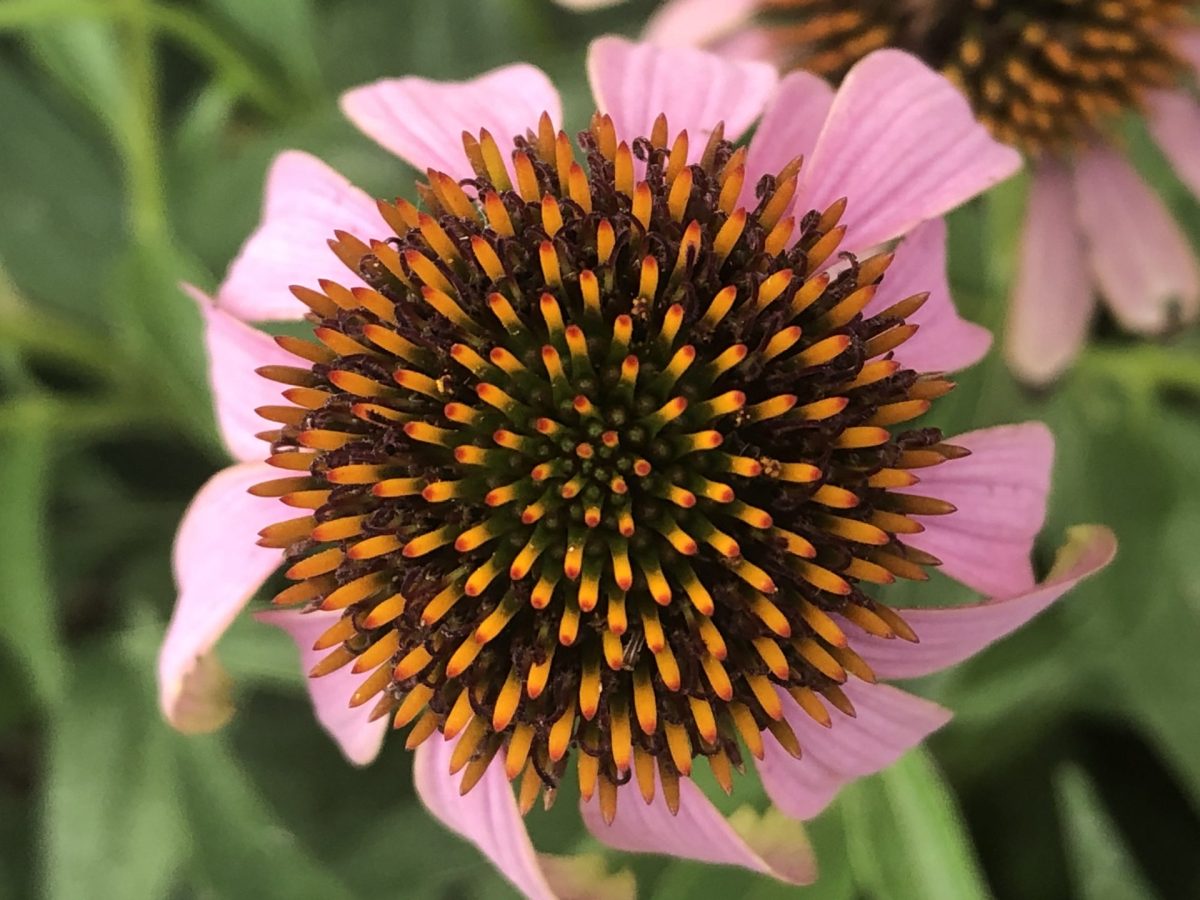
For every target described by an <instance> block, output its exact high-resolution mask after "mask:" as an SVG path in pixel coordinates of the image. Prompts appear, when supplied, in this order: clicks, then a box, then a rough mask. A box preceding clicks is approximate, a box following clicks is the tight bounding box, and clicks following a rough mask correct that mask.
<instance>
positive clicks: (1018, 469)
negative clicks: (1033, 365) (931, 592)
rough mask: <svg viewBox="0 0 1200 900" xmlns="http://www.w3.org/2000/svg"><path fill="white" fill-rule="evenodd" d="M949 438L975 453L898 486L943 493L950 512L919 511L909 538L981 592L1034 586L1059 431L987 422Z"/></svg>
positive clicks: (1039, 425)
mask: <svg viewBox="0 0 1200 900" xmlns="http://www.w3.org/2000/svg"><path fill="white" fill-rule="evenodd" d="M950 443H952V444H954V445H956V446H959V447H965V448H967V449H968V450H970V451H971V455H970V456H968V457H965V458H963V459H955V460H950V461H949V462H945V463H943V464H941V465H939V466H932V467H930V468H928V469H921V470H919V471H918V472H916V474H917V475H918V476H919V477H920V479H921V483H920V484H918V485H916V486H915V487H911V488H900V489H898V491H899V492H900V493H908V494H919V495H921V496H927V497H936V498H938V499H939V500H946V501H947V502H949V503H953V504H954V505H955V506H957V507H958V511H957V512H953V513H950V514H949V515H945V516H914V517H913V518H915V519H916V520H917V521H918V522H920V523H921V524H922V525H924V526H925V530H924V531H923V532H921V533H920V534H912V535H905V536H904V543H906V544H910V545H911V546H913V547H916V548H917V549H918V550H924V551H925V552H926V553H932V554H933V555H934V556H936V557H938V558H939V559H940V560H941V561H942V566H941V570H942V571H943V572H944V573H945V574H947V575H949V576H950V577H951V578H954V579H956V580H958V581H961V582H962V583H963V584H965V585H967V586H968V587H970V588H972V589H973V590H976V591H979V592H980V593H981V594H988V595H991V596H999V597H1007V596H1012V595H1014V594H1018V593H1020V592H1021V591H1024V590H1028V589H1029V587H1031V586H1032V585H1033V567H1032V565H1031V564H1030V562H1029V554H1030V552H1031V551H1032V550H1033V541H1034V539H1035V538H1036V537H1037V533H1038V532H1039V531H1041V529H1042V524H1043V523H1044V522H1045V520H1046V496H1047V494H1048V493H1049V491H1050V468H1051V466H1052V465H1053V463H1054V437H1053V436H1052V435H1051V434H1050V431H1049V429H1048V428H1046V426H1045V425H1043V424H1042V423H1041V422H1026V423H1025V424H1023V425H1004V426H1000V427H998V428H984V429H982V430H980V431H972V432H969V433H967V434H962V435H957V436H955V437H953V438H951V439H950Z"/></svg>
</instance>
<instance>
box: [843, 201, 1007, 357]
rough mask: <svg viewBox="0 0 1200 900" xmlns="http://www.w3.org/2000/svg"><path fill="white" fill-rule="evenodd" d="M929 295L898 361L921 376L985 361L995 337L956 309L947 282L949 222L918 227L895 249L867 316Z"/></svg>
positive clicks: (911, 319)
mask: <svg viewBox="0 0 1200 900" xmlns="http://www.w3.org/2000/svg"><path fill="white" fill-rule="evenodd" d="M926 292H928V293H929V299H928V300H926V301H925V305H924V306H922V307H921V308H920V309H919V310H917V312H916V313H915V314H914V315H912V316H910V317H909V319H908V321H909V322H912V323H915V324H917V325H919V326H920V329H919V330H918V331H917V333H916V334H915V335H913V336H912V337H911V338H909V340H907V341H905V342H904V343H903V344H901V345H900V346H899V347H898V348H897V349H896V358H897V359H898V360H899V361H900V362H901V363H903V364H904V365H905V366H906V367H907V368H911V369H916V370H917V371H918V372H953V371H955V370H956V369H965V368H966V367H967V366H970V365H974V364H975V363H977V362H979V360H981V359H983V357H984V354H986V353H987V351H988V347H990V346H991V345H992V333H991V332H990V331H988V330H987V329H986V328H984V327H983V326H982V325H976V324H975V323H974V322H968V321H967V320H966V319H964V318H962V317H960V316H959V314H958V310H957V309H955V308H954V301H953V300H952V299H951V297H950V284H949V282H948V281H947V280H946V223H945V221H944V220H942V219H931V220H930V221H928V222H925V223H924V224H921V225H918V226H917V227H916V228H914V229H913V230H912V232H911V233H910V234H909V235H908V237H906V238H905V239H904V240H903V241H901V243H900V245H899V247H897V248H896V258H895V260H893V262H892V265H891V266H890V267H889V268H888V270H887V274H886V275H885V276H884V277H883V281H882V282H881V283H880V285H879V291H878V292H877V293H876V294H875V298H874V299H873V300H872V301H871V303H870V304H869V305H868V306H867V308H866V309H865V310H864V311H863V315H865V316H873V315H876V314H878V313H880V312H882V311H883V310H885V309H887V308H888V307H889V306H891V305H892V304H893V303H898V302H900V301H901V300H904V299H906V298H908V297H911V296H912V295H913V294H923V293H926Z"/></svg>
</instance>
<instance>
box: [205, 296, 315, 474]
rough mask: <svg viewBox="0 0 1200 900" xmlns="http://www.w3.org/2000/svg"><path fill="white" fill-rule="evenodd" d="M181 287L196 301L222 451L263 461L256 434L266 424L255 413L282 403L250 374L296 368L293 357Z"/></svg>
mask: <svg viewBox="0 0 1200 900" xmlns="http://www.w3.org/2000/svg"><path fill="white" fill-rule="evenodd" d="M181 287H182V288H183V291H184V293H186V294H187V295H188V296H189V297H191V298H192V299H193V300H195V301H196V306H198V307H199V308H200V315H201V316H203V317H204V345H205V348H206V349H207V351H208V381H209V385H210V387H211V388H212V394H213V409H214V411H215V412H216V415H217V425H218V427H219V428H220V429H221V437H222V438H223V439H224V441H225V446H226V447H227V448H228V449H229V453H230V455H231V456H232V457H233V458H234V459H236V460H239V461H242V462H252V461H254V460H260V459H263V458H265V457H266V455H267V453H268V452H269V451H268V445H267V444H266V443H264V442H263V441H261V440H259V439H258V438H256V437H255V435H256V434H257V433H258V432H260V431H264V430H266V429H267V428H269V427H270V424H269V423H268V422H265V421H264V420H263V419H262V418H260V417H259V416H258V415H257V414H256V413H255V412H254V410H255V409H257V408H258V407H260V406H266V405H268V404H272V403H275V404H277V403H280V402H281V401H280V388H279V385H277V384H275V383H274V382H272V381H268V380H267V379H266V378H263V377H262V376H261V375H259V374H257V373H256V372H255V371H254V370H255V369H257V368H258V367H259V366H267V365H281V366H294V365H296V364H297V360H296V357H294V356H292V355H291V354H290V353H288V352H287V351H285V350H284V349H283V348H282V347H280V346H279V345H278V344H276V343H275V342H274V341H273V340H271V336H270V335H268V334H264V333H263V332H261V331H259V330H258V329H256V328H252V327H251V326H249V325H247V324H246V323H245V322H243V321H242V320H241V319H238V318H235V317H234V316H231V315H230V314H229V313H227V312H225V310H223V309H220V308H218V307H217V306H214V305H213V302H212V300H211V299H209V297H208V295H206V294H205V293H204V292H203V291H201V290H200V289H199V288H195V287H193V286H192V285H190V284H184V285H181Z"/></svg>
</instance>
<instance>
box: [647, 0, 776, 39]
mask: <svg viewBox="0 0 1200 900" xmlns="http://www.w3.org/2000/svg"><path fill="white" fill-rule="evenodd" d="M760 3H761V0H670V2H668V3H665V4H663V6H662V7H661V8H660V9H659V10H658V11H657V12H656V13H654V15H652V16H651V17H650V21H649V22H647V23H646V30H645V31H644V32H642V37H643V39H645V40H647V41H651V42H653V43H655V44H661V45H662V46H664V47H685V46H691V47H703V46H704V45H706V44H712V43H713V42H715V41H718V40H720V39H721V38H725V37H728V36H729V35H730V34H731V33H733V32H734V31H735V30H739V31H740V28H739V27H738V26H740V25H744V24H745V23H746V21H747V20H748V19H749V18H750V17H751V16H752V15H753V14H754V12H755V11H756V10H757V8H758V6H759V4H760Z"/></svg>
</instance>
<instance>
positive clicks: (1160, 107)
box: [1146, 91, 1200, 197]
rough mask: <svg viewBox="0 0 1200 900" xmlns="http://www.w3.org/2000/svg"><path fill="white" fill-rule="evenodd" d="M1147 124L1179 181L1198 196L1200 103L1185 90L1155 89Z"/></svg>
mask: <svg viewBox="0 0 1200 900" xmlns="http://www.w3.org/2000/svg"><path fill="white" fill-rule="evenodd" d="M1146 124H1147V125H1149V126H1150V133H1151V134H1152V135H1153V136H1154V140H1155V141H1157V142H1158V146H1159V147H1160V148H1161V149H1162V152H1163V154H1164V155H1165V156H1166V157H1167V159H1168V160H1170V162H1171V166H1172V167H1173V168H1174V169H1175V174H1176V175H1178V176H1179V180H1180V181H1182V182H1183V183H1184V184H1186V185H1187V186H1188V188H1189V189H1190V190H1191V192H1192V193H1193V194H1195V195H1196V196H1197V197H1200V150H1197V149H1196V148H1198V147H1200V103H1197V102H1196V98H1195V97H1193V96H1192V94H1191V93H1189V92H1188V91H1155V92H1154V93H1152V94H1151V95H1150V98H1149V111H1148V114H1147V116H1146Z"/></svg>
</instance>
